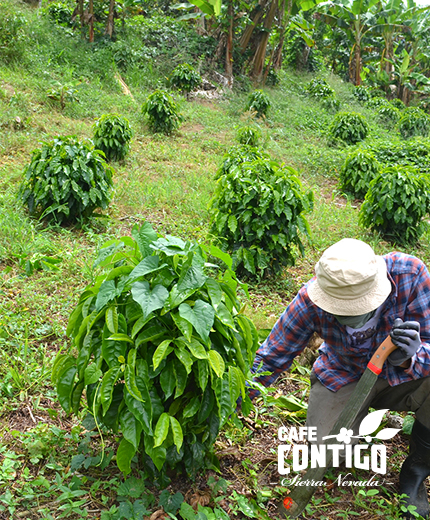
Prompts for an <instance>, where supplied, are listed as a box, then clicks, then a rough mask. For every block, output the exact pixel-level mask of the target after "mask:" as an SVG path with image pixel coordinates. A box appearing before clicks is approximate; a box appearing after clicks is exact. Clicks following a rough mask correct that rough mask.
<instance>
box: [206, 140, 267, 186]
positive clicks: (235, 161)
mask: <svg viewBox="0 0 430 520" xmlns="http://www.w3.org/2000/svg"><path fill="white" fill-rule="evenodd" d="M258 159H261V160H269V159H270V156H269V154H267V153H266V152H263V151H262V150H260V149H258V148H256V147H254V146H250V145H247V144H243V145H241V146H232V147H231V148H230V149H229V151H228V152H227V153H226V154H225V155H224V157H223V158H222V163H221V166H220V167H219V169H218V171H217V174H216V176H215V179H218V178H219V177H220V176H221V175H225V174H226V173H231V172H233V171H235V170H237V169H238V168H240V167H241V165H242V164H243V163H248V162H253V161H255V160H258Z"/></svg>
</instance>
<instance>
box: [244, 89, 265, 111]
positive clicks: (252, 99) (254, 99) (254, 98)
mask: <svg viewBox="0 0 430 520" xmlns="http://www.w3.org/2000/svg"><path fill="white" fill-rule="evenodd" d="M269 108H270V99H269V96H268V95H267V94H266V93H265V92H264V91H263V90H254V92H253V93H252V94H251V95H250V96H249V98H248V103H247V104H246V107H245V110H249V111H250V112H255V115H256V116H257V117H263V116H266V115H267V111H268V110H269Z"/></svg>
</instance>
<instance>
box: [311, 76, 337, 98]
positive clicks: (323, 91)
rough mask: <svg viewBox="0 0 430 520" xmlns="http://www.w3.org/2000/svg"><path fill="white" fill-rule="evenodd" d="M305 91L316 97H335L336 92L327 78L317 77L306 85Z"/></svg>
mask: <svg viewBox="0 0 430 520" xmlns="http://www.w3.org/2000/svg"><path fill="white" fill-rule="evenodd" d="M305 91H306V92H307V93H308V94H309V95H311V96H312V97H314V98H317V99H324V98H329V97H334V96H335V95H336V92H335V91H334V90H333V89H332V88H331V87H330V85H329V84H328V83H327V81H326V80H325V79H320V78H315V79H313V80H312V81H310V82H309V83H308V84H307V85H306V86H305Z"/></svg>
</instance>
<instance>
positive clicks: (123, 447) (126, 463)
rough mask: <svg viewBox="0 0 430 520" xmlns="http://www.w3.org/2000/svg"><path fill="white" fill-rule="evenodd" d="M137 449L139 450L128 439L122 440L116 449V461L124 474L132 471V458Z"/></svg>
mask: <svg viewBox="0 0 430 520" xmlns="http://www.w3.org/2000/svg"><path fill="white" fill-rule="evenodd" d="M136 451H137V450H136V449H135V447H134V446H133V444H131V442H128V441H127V440H126V439H122V440H121V442H120V444H119V446H118V449H117V451H116V463H117V465H118V468H119V470H120V471H121V472H122V473H123V474H124V476H127V475H128V474H129V473H131V460H132V459H133V457H134V455H135V454H136Z"/></svg>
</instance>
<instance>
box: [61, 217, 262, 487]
mask: <svg viewBox="0 0 430 520" xmlns="http://www.w3.org/2000/svg"><path fill="white" fill-rule="evenodd" d="M131 235H132V236H131V237H130V236H125V237H122V238H120V239H119V240H111V241H109V242H107V243H106V244H105V245H104V246H103V247H102V249H101V250H100V252H99V255H98V257H97V259H96V261H95V264H94V267H95V268H99V269H101V273H100V274H99V275H98V276H97V278H96V279H95V281H94V283H92V284H91V285H89V286H88V287H87V288H86V289H85V290H84V291H83V293H82V295H81V297H80V300H79V302H78V304H77V306H76V308H75V309H74V311H73V312H72V314H71V316H70V319H69V323H68V327H67V334H68V335H69V336H70V337H71V338H72V341H73V347H72V349H71V351H70V352H69V353H63V354H59V355H58V356H57V357H56V360H55V362H54V365H53V371H52V381H53V383H54V385H55V387H56V389H57V395H58V399H59V402H60V404H61V406H62V407H63V408H64V410H65V411H66V412H67V413H70V412H72V411H73V412H74V413H76V414H77V413H78V412H79V410H80V408H81V406H82V403H81V398H82V395H83V393H84V392H85V396H86V401H87V407H88V411H89V413H90V414H91V415H92V416H93V418H94V421H95V423H96V424H97V425H98V427H99V428H100V427H101V426H104V427H106V428H108V429H110V430H112V431H113V432H115V434H117V436H119V438H120V443H119V446H118V449H117V454H116V460H117V464H118V467H119V469H120V470H121V471H122V472H123V473H124V474H125V475H127V474H128V473H130V471H131V461H132V459H133V457H134V456H135V455H138V457H139V458H140V460H141V461H142V464H144V465H145V468H146V469H148V471H150V470H151V471H152V474H153V477H154V478H158V477H160V472H162V473H163V472H164V471H165V469H166V467H167V466H169V467H170V468H176V469H177V470H180V469H183V468H185V470H186V472H187V473H188V474H190V475H192V474H194V473H195V472H196V471H197V470H198V469H200V468H202V467H204V466H208V465H209V466H212V467H217V460H216V458H215V457H214V456H213V450H212V448H213V444H214V442H215V439H216V437H217V434H218V431H219V429H220V428H221V427H222V426H223V424H224V423H225V422H226V421H227V419H228V418H229V416H230V415H231V414H233V413H234V412H235V409H236V402H237V400H238V398H239V397H240V398H241V399H242V410H245V411H246V410H249V409H250V407H251V402H250V399H249V397H248V395H247V389H246V387H245V378H246V377H250V368H251V366H252V363H253V359H254V355H255V352H256V350H257V348H258V335H257V332H256V329H255V327H254V325H253V324H252V322H251V321H250V320H249V319H248V318H247V317H246V316H245V315H244V314H243V313H242V309H243V307H242V304H241V303H240V301H239V299H238V296H237V290H238V289H239V288H242V289H245V290H246V286H243V285H241V284H239V283H238V281H237V280H236V278H235V275H234V272H233V271H232V270H231V269H230V268H231V258H230V257H229V256H228V255H227V254H225V253H223V252H222V251H221V250H219V249H218V248H216V247H215V246H212V247H211V248H206V249H204V248H203V247H202V246H199V245H198V244H197V243H195V242H184V241H183V240H181V239H180V238H176V237H173V236H166V237H165V238H163V237H161V236H159V235H157V233H156V232H155V231H154V229H153V228H152V227H151V225H150V224H149V223H144V224H143V225H142V226H141V227H140V228H138V227H137V226H135V227H134V228H133V230H132V233H131ZM209 253H210V255H211V259H215V260H217V258H218V259H219V260H222V262H224V263H225V264H226V265H227V269H226V271H224V272H222V270H221V269H220V268H219V267H217V265H215V264H213V263H210V264H209V263H208V254H209ZM75 352H76V353H77V355H76V354H75Z"/></svg>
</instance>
